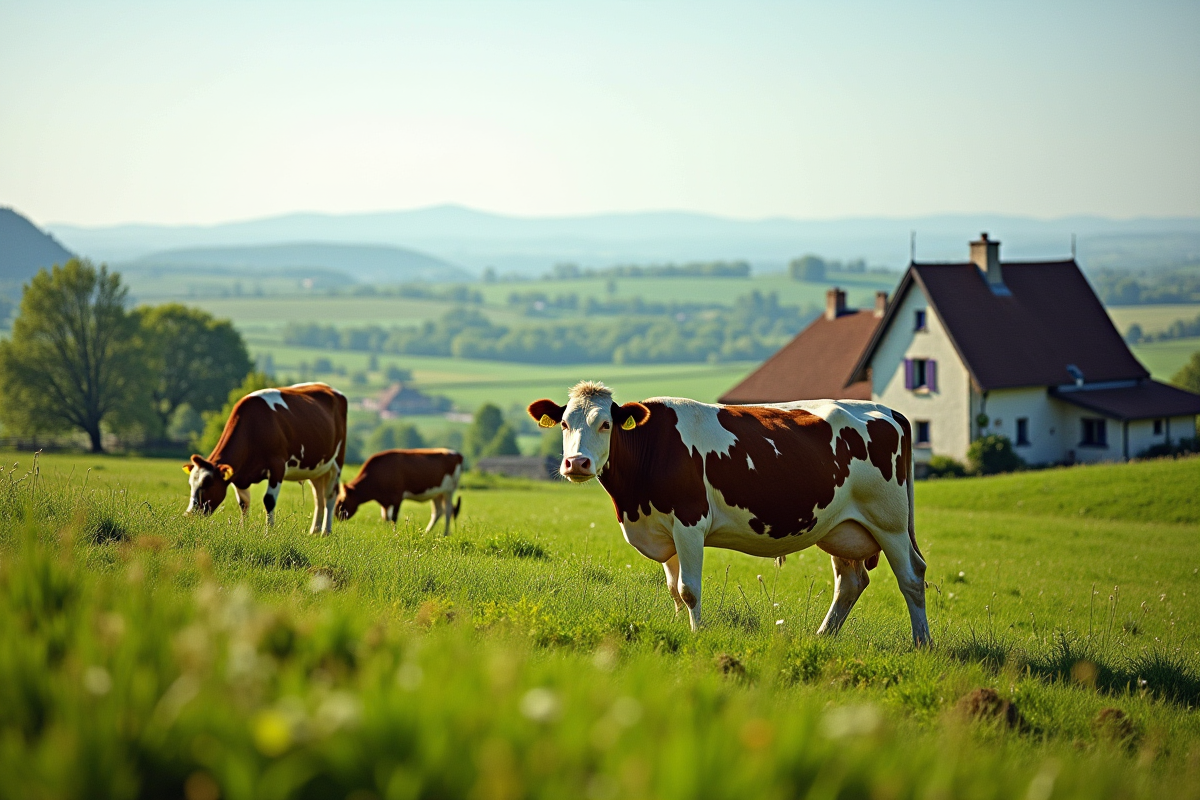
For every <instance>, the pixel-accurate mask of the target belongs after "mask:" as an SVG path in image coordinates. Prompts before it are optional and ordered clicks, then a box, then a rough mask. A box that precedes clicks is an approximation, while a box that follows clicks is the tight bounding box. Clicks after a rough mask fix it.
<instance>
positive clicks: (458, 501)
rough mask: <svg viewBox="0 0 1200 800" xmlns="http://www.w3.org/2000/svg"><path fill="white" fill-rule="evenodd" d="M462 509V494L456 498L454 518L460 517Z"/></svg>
mask: <svg viewBox="0 0 1200 800" xmlns="http://www.w3.org/2000/svg"><path fill="white" fill-rule="evenodd" d="M461 509H462V495H459V496H458V497H456V498H454V516H453V517H452V519H458V512H459V511H460V510H461Z"/></svg>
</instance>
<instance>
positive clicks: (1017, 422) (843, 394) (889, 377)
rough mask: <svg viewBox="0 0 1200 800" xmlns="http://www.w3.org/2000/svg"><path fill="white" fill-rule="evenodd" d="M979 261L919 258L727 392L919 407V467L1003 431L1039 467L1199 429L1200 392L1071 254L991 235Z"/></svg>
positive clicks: (977, 247) (975, 255) (1130, 449)
mask: <svg viewBox="0 0 1200 800" xmlns="http://www.w3.org/2000/svg"><path fill="white" fill-rule="evenodd" d="M970 253H971V258H970V261H967V262H963V263H917V262H913V263H912V264H910V265H909V267H908V271H907V272H906V273H905V274H904V277H903V278H902V279H901V281H900V285H899V286H898V287H897V289H896V292H895V294H894V296H893V297H892V300H891V302H890V303H888V302H887V301H886V298H883V297H879V296H878V295H877V296H876V303H875V308H873V309H870V310H863V311H859V310H854V309H848V308H846V300H845V293H844V292H842V291H841V290H839V289H831V290H830V291H829V292H828V294H827V303H826V310H825V314H824V315H823V316H822V317H820V318H819V319H817V320H816V321H814V322H813V323H812V324H811V325H809V326H808V327H807V328H805V329H804V330H803V331H801V332H800V333H799V334H798V335H797V336H796V338H795V339H794V340H793V341H792V342H791V343H789V344H788V345H786V346H785V347H784V348H783V349H781V350H780V351H779V352H778V353H776V354H775V355H774V356H773V357H771V358H770V359H768V360H767V361H766V362H764V363H763V365H762V366H761V367H759V368H758V369H757V370H756V371H755V372H753V373H752V374H750V375H749V376H748V377H747V378H746V379H745V380H743V381H742V382H741V383H740V384H738V385H737V386H735V387H733V388H732V389H730V390H729V391H728V392H726V393H725V395H723V396H722V397H721V402H722V403H780V402H788V401H792V400H818V399H825V398H832V399H856V400H874V401H877V402H880V403H883V404H885V405H887V406H890V407H892V408H894V409H896V410H898V411H900V412H901V413H903V414H904V415H905V416H907V417H908V418H909V420H910V421H911V422H912V425H913V436H914V446H915V447H914V459H915V460H916V461H917V463H918V465H920V464H922V463H927V462H928V461H929V459H930V458H932V457H933V456H934V455H944V456H950V457H952V458H955V459H958V460H960V461H962V460H965V459H966V455H967V449H968V447H970V445H971V442H972V441H973V440H975V439H977V438H980V437H982V436H985V435H988V434H1003V435H1005V436H1007V437H1008V438H1009V439H1010V440H1011V441H1012V442H1013V444H1014V446H1015V449H1016V452H1017V453H1018V454H1020V455H1021V457H1022V458H1024V459H1025V460H1026V461H1027V462H1028V463H1031V464H1053V463H1075V462H1091V461H1114V460H1125V459H1128V458H1130V457H1131V456H1136V455H1138V454H1139V453H1141V452H1143V451H1145V450H1147V449H1148V448H1150V447H1152V446H1154V445H1163V444H1170V443H1171V442H1173V441H1177V440H1178V439H1180V438H1190V437H1192V436H1195V435H1196V434H1195V430H1196V429H1195V416H1196V414H1200V395H1195V394H1192V393H1191V392H1186V391H1183V390H1182V389H1177V388H1175V387H1173V386H1168V385H1166V384H1163V383H1159V382H1158V381H1155V380H1152V379H1151V378H1150V373H1149V372H1148V371H1147V370H1146V368H1145V367H1143V366H1142V365H1141V364H1140V363H1139V362H1138V360H1137V359H1136V358H1135V357H1134V355H1133V353H1131V352H1130V350H1129V348H1128V346H1127V345H1126V344H1125V342H1124V340H1123V339H1122V338H1121V335H1120V334H1119V333H1118V332H1117V329H1116V328H1115V327H1114V326H1113V324H1112V321H1111V320H1110V319H1109V317H1108V314H1107V312H1106V311H1105V310H1104V306H1103V305H1102V304H1101V303H1100V300H1099V298H1097V297H1096V295H1095V293H1094V292H1093V291H1092V288H1091V286H1089V285H1088V282H1087V280H1086V279H1085V278H1084V276H1083V273H1082V272H1081V271H1080V269H1079V265H1078V264H1076V263H1075V260H1074V259H1068V260H1065V261H1039V262H1001V261H1000V243H999V242H996V241H992V240H990V239H988V237H987V234H983V235H982V237H981V238H980V239H979V240H978V241H974V242H971V250H970Z"/></svg>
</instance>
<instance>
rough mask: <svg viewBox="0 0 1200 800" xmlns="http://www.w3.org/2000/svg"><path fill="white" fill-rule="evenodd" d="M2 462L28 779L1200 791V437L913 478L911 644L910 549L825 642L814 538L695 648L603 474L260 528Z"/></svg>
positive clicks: (323, 790) (718, 601)
mask: <svg viewBox="0 0 1200 800" xmlns="http://www.w3.org/2000/svg"><path fill="white" fill-rule="evenodd" d="M14 461H17V462H19V463H18V464H17V465H16V466H15V468H14V466H13V462H14ZM3 462H4V464H5V468H6V470H9V471H8V472H6V473H5V474H3V475H0V520H3V522H4V524H3V527H2V528H0V606H2V608H0V797H84V796H87V797H100V796H104V797H135V796H142V797H159V796H175V797H178V796H185V795H186V796H188V797H218V796H220V797H227V798H260V797H264V798H267V797H313V798H316V797H338V798H341V797H355V798H369V797H377V798H405V797H412V798H415V797H430V798H432V797H468V796H470V797H500V798H517V797H545V798H551V797H668V798H708V797H717V798H721V797H730V798H733V797H737V798H744V797H779V798H783V797H796V796H804V797H828V798H834V797H846V798H857V797H863V798H881V797H886V798H926V797H946V798H957V797H972V798H991V797H1019V798H1029V797H1034V798H1051V797H1053V798H1067V797H1078V798H1085V797H1086V798H1092V797H1145V798H1165V797H1196V796H1198V795H1200V784H1198V783H1197V781H1196V779H1195V771H1196V769H1197V767H1196V764H1197V758H1198V757H1200V738H1198V734H1200V719H1198V718H1197V712H1196V711H1195V708H1196V706H1197V704H1198V703H1200V630H1198V629H1197V628H1196V626H1195V625H1194V620H1195V619H1196V618H1197V614H1198V613H1200V598H1198V593H1200V573H1198V570H1200V501H1198V500H1197V493H1196V492H1195V491H1194V489H1195V487H1196V486H1198V485H1200V459H1195V458H1193V459H1188V460H1180V461H1162V462H1147V463H1138V464H1131V465H1122V466H1102V467H1076V468H1071V469H1059V470H1050V471H1045V472H1035V473H1026V474H1018V475H1013V476H1000V477H994V478H981V479H966V480H959V481H952V480H947V481H931V482H925V483H921V484H919V485H918V487H917V537H918V541H919V542H920V545H921V547H922V549H923V551H924V552H925V555H926V558H927V560H928V562H929V573H928V576H927V577H928V580H929V582H930V589H929V594H928V602H929V612H930V621H931V627H932V629H933V633H934V637H935V644H934V646H933V647H932V648H930V649H927V650H924V651H916V652H914V651H913V650H912V647H911V640H910V637H909V629H908V620H907V614H906V613H905V611H904V606H903V603H902V601H901V598H900V595H899V592H898V590H897V589H896V586H895V583H894V580H893V579H892V577H891V575H890V574H889V571H888V568H887V566H886V563H884V564H881V565H880V567H879V569H877V570H876V571H875V572H873V573H872V578H873V580H872V584H871V586H870V587H869V588H868V589H867V591H866V593H865V594H864V596H863V598H862V599H861V600H860V602H859V604H858V606H857V607H856V608H855V610H854V613H853V615H852V617H851V620H850V622H849V623H848V625H847V627H846V628H845V629H844V630H843V632H842V633H841V635H840V636H839V637H838V638H836V639H832V640H829V639H817V638H815V637H814V636H813V635H812V631H813V630H814V629H815V628H816V626H817V624H818V623H819V621H820V618H821V617H822V616H823V613H824V610H825V607H826V606H827V605H828V602H829V598H830V592H831V588H832V587H831V586H830V570H829V562H828V559H827V558H826V557H825V556H824V555H823V554H822V553H820V552H818V551H816V550H811V551H806V552H804V553H802V554H798V555H794V556H792V557H790V558H789V559H788V562H787V564H786V565H784V566H783V567H782V569H779V570H778V571H777V570H776V569H775V567H774V566H773V564H772V563H771V562H769V561H766V560H763V559H753V558H749V557H744V556H741V555H738V554H734V553H729V552H726V551H719V550H709V551H708V553H707V557H706V562H705V590H706V599H705V607H706V625H705V627H704V628H703V629H702V630H701V632H700V633H699V634H698V635H692V634H691V633H690V632H689V631H688V630H687V625H686V621H685V619H684V618H679V617H676V616H675V615H674V613H673V611H672V607H671V603H670V600H669V598H668V596H667V593H666V589H665V587H664V586H663V580H662V571H661V568H660V567H658V565H656V564H653V563H651V562H648V561H646V560H645V559H643V558H641V557H640V556H639V555H637V554H636V553H635V551H633V550H632V549H631V548H630V547H629V546H628V545H626V544H625V543H624V542H623V541H622V539H621V536H620V533H619V530H618V528H617V526H616V524H615V522H614V520H613V517H612V507H611V504H610V502H609V501H608V499H607V497H606V496H605V494H604V493H603V491H602V490H600V489H599V487H597V486H583V487H577V486H570V485H564V484H554V483H546V484H527V483H520V482H511V483H509V482H501V483H498V484H493V483H489V482H484V481H482V480H481V479H470V480H469V482H468V488H466V489H465V490H464V491H463V493H462V496H463V515H462V517H461V519H460V522H459V527H458V530H457V531H456V532H455V533H454V534H453V535H452V536H451V537H450V538H449V539H442V538H441V537H437V536H432V535H431V536H428V537H426V536H424V535H423V534H422V532H421V531H422V529H423V527H424V521H425V519H426V517H427V510H426V509H424V508H419V507H415V506H414V507H411V508H408V507H407V506H406V513H405V517H404V519H403V521H402V522H401V524H400V525H399V526H398V527H397V529H396V530H394V531H393V530H392V528H391V527H390V526H389V525H387V524H385V523H383V522H381V521H380V520H379V517H378V514H377V512H375V511H374V510H373V507H367V508H364V509H363V511H361V512H360V514H359V515H358V517H356V518H355V519H354V520H351V521H350V522H349V523H346V524H340V525H337V526H336V527H335V530H334V533H333V535H332V536H331V537H329V538H324V539H321V538H313V537H310V536H308V535H307V533H305V531H306V529H307V518H308V515H309V512H310V511H311V501H310V500H308V499H307V498H306V494H305V491H303V490H302V489H301V488H299V487H297V486H295V485H289V486H288V487H286V488H285V491H284V493H283V495H282V498H281V501H282V502H281V506H280V509H279V512H278V519H279V522H278V524H277V526H276V527H275V528H274V529H273V530H271V531H269V532H267V531H265V530H264V528H263V514H262V510H261V506H259V505H258V498H259V497H261V489H260V490H258V491H256V492H255V506H254V511H253V513H252V514H251V517H250V519H249V521H248V522H247V523H246V524H245V525H241V524H239V521H238V519H237V515H236V514H235V513H233V509H232V507H231V504H228V503H227V504H226V506H225V507H223V508H222V509H221V510H220V511H219V512H218V513H217V514H216V515H214V517H212V518H210V519H206V520H204V519H194V518H182V517H180V516H179V512H180V511H181V509H182V508H183V506H184V505H185V501H186V497H185V491H186V490H185V479H184V476H183V474H182V472H181V471H180V470H179V465H178V464H177V463H176V462H168V461H152V460H139V459H127V458H117V457H89V456H74V455H58V456H53V457H43V459H42V461H41V465H40V476H34V475H28V469H29V467H30V456H29V455H28V454H20V455H17V454H11V453H10V454H8V455H7V456H5V457H4V458H3ZM760 575H761V576H762V580H761V581H760V580H759V579H758V577H757V576H760ZM1189 592H1191V594H1190V595H1189V594H1188V593H1189ZM776 604H778V605H776ZM981 687H986V688H991V689H993V690H995V692H996V693H997V694H996V697H998V698H999V700H1001V701H1011V702H1012V703H1014V704H1015V708H1016V710H1017V711H1016V712H1015V713H1014V715H1013V716H1012V717H1010V718H1009V719H1012V720H1013V724H1012V726H1011V727H1010V726H1009V725H1007V724H1006V723H1005V722H1004V721H1003V720H1002V719H1001V720H989V719H988V718H987V715H986V714H985V715H984V718H983V719H973V718H971V717H970V716H969V715H968V714H967V713H966V712H965V711H963V710H962V708H961V707H960V705H959V703H960V698H962V697H964V696H965V695H968V694H969V693H970V692H972V691H973V690H975V689H978V688H981ZM985 705H986V704H985ZM1106 709H1118V710H1119V712H1120V713H1117V712H1116V711H1112V710H1107V711H1106Z"/></svg>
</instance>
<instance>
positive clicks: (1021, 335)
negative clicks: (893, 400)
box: [854, 261, 1150, 391]
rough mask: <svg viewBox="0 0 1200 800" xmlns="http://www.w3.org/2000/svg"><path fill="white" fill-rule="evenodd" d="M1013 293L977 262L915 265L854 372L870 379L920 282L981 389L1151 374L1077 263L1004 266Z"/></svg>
mask: <svg viewBox="0 0 1200 800" xmlns="http://www.w3.org/2000/svg"><path fill="white" fill-rule="evenodd" d="M1001 270H1002V274H1003V277H1004V285H1005V286H1006V287H1007V289H1008V293H1007V294H997V293H994V292H993V291H992V290H991V288H989V286H988V284H987V279H986V278H985V277H984V275H983V273H982V272H980V270H979V269H978V268H977V267H976V266H975V265H974V264H971V263H966V264H912V265H911V266H910V267H909V270H908V272H907V273H905V275H904V279H903V280H902V281H901V282H900V286H899V288H898V289H897V290H896V295H895V297H896V299H895V300H893V302H892V303H891V305H890V307H889V309H888V313H887V314H886V315H885V316H884V320H883V324H882V325H880V326H879V328H878V331H877V332H876V334H875V336H874V337H873V338H872V340H871V343H870V344H869V345H868V346H867V347H866V348H865V349H864V352H863V354H862V358H861V359H859V361H858V364H857V366H856V367H855V369H854V376H855V377H858V378H860V379H861V378H864V377H865V376H866V368H867V366H868V365H869V363H870V359H871V356H872V355H873V354H874V351H875V348H876V347H877V346H878V344H879V342H880V341H881V340H882V338H883V332H884V331H885V330H886V329H887V327H888V325H889V324H890V323H891V320H892V318H893V317H894V316H895V312H896V309H898V308H899V307H900V306H901V302H900V301H901V300H903V297H904V295H905V293H906V292H907V291H908V290H909V289H910V288H911V287H912V284H913V283H916V284H917V285H918V286H920V288H921V289H922V290H924V292H925V296H926V297H927V298H928V299H929V303H930V305H932V306H933V308H934V310H935V311H936V312H937V315H938V317H940V318H941V320H942V323H943V324H944V325H945V327H946V330H947V332H948V334H949V336H950V340H951V342H952V343H953V344H954V347H955V349H956V350H957V351H958V355H959V357H960V358H961V359H962V361H963V363H964V364H965V365H966V367H967V370H968V371H969V372H970V374H971V378H972V380H974V382H975V385H976V386H977V387H979V389H980V390H982V391H988V390H991V389H1006V388H1013V387H1017V386H1058V385H1062V384H1068V383H1073V382H1074V380H1075V377H1074V376H1073V375H1072V374H1071V373H1070V372H1069V371H1068V370H1067V365H1069V364H1073V365H1075V366H1076V367H1078V368H1079V370H1081V371H1082V372H1083V376H1084V380H1085V381H1086V382H1088V383H1099V382H1107V381H1120V380H1142V379H1145V378H1149V377H1150V373H1148V372H1147V371H1146V368H1145V367H1143V366H1142V365H1141V364H1139V363H1138V361H1137V359H1136V358H1134V357H1133V354H1132V353H1131V352H1129V348H1128V347H1127V346H1126V345H1125V342H1124V341H1123V340H1122V339H1121V335H1120V334H1119V333H1118V332H1117V329H1116V328H1115V327H1113V324H1112V320H1110V319H1109V317H1108V313H1107V312H1106V311H1105V310H1104V306H1103V305H1101V304H1100V300H1099V298H1097V297H1096V293H1095V292H1093V291H1092V287H1091V286H1089V285H1088V282H1087V280H1086V279H1085V278H1084V277H1083V273H1082V272H1080V270H1079V267H1078V265H1076V263H1075V262H1074V261H1045V262H1009V263H1003V264H1001Z"/></svg>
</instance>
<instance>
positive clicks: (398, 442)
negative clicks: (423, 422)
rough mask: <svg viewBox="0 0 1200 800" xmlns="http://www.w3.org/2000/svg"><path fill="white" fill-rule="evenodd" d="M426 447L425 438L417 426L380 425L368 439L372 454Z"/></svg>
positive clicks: (367, 445)
mask: <svg viewBox="0 0 1200 800" xmlns="http://www.w3.org/2000/svg"><path fill="white" fill-rule="evenodd" d="M424 446H425V438H424V437H423V436H421V432H420V431H419V430H417V426H416V425H380V426H379V427H378V428H376V429H375V430H374V431H372V432H371V435H370V436H368V437H367V444H366V447H367V449H368V450H369V451H370V452H372V453H378V452H381V451H383V450H392V449H395V448H400V449H402V450H411V449H414V448H418V447H424Z"/></svg>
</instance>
